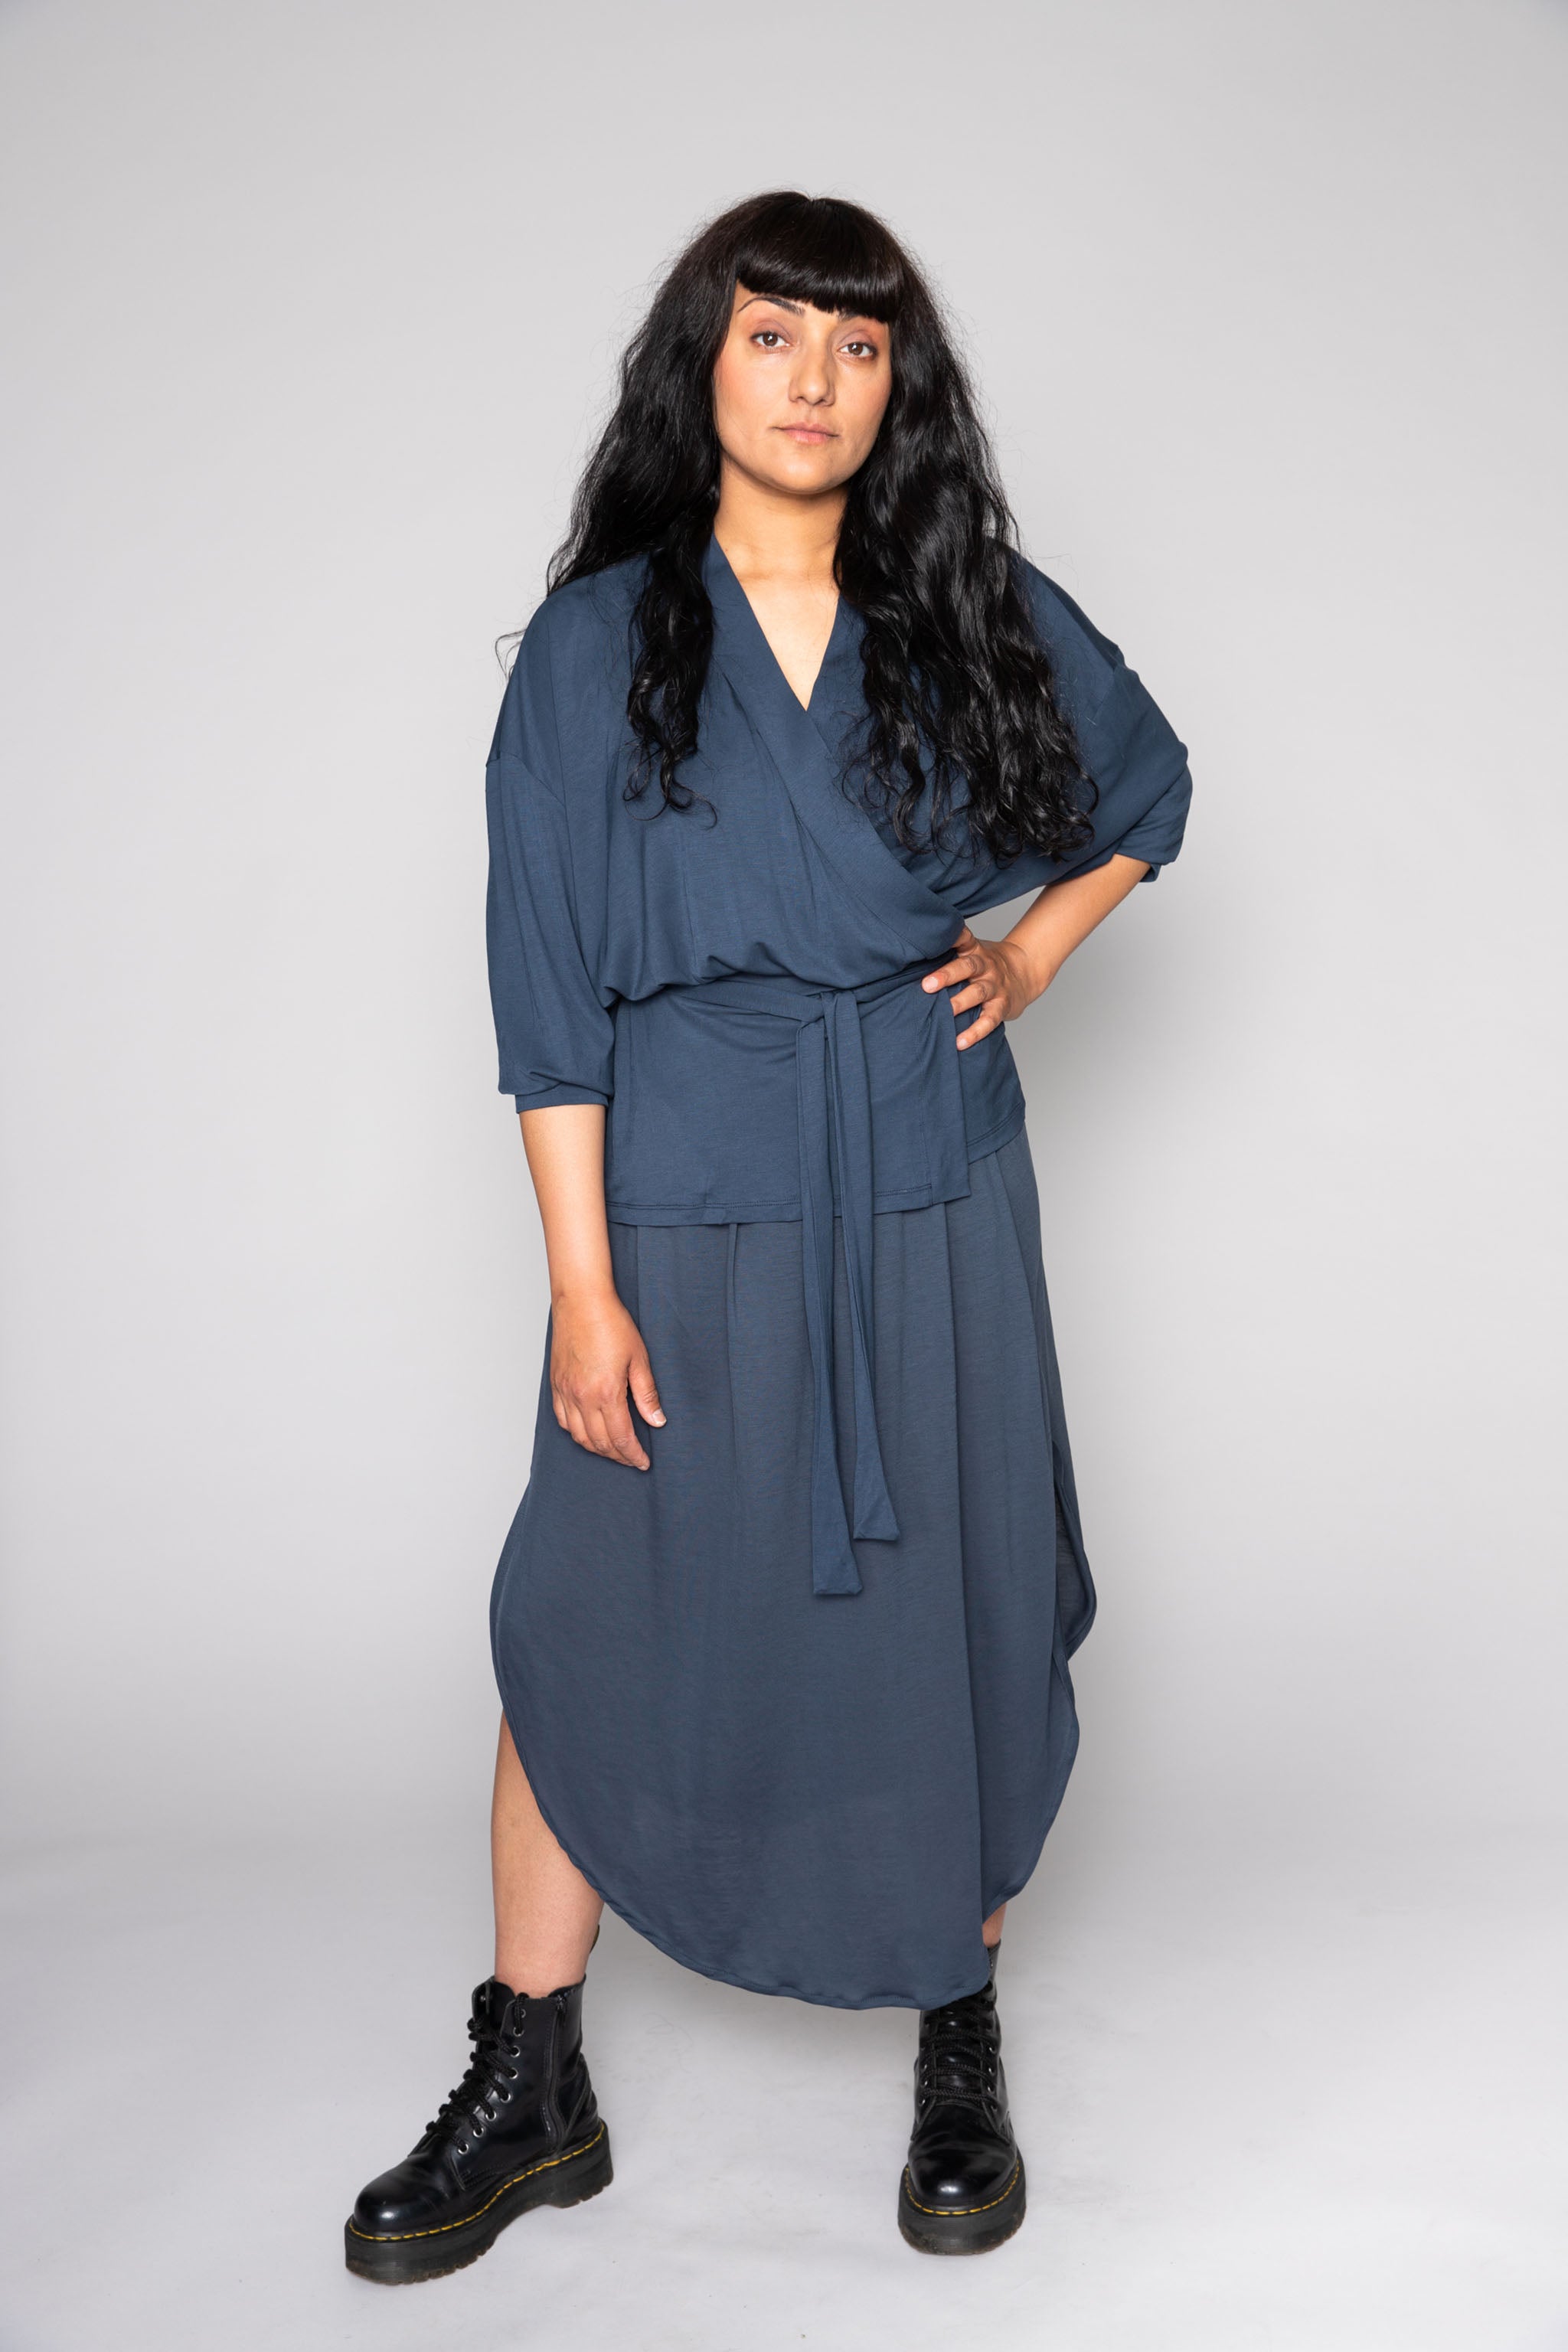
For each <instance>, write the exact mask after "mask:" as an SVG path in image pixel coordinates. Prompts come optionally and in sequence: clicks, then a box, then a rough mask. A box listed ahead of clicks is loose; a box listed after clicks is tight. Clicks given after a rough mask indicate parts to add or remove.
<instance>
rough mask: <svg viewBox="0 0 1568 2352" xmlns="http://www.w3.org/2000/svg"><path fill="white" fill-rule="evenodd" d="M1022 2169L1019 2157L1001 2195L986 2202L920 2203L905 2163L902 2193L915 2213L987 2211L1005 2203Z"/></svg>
mask: <svg viewBox="0 0 1568 2352" xmlns="http://www.w3.org/2000/svg"><path fill="white" fill-rule="evenodd" d="M1022 2169H1023V2163H1022V2159H1020V2160H1019V2162H1018V2163H1017V2164H1016V2165H1015V2166H1014V2167H1013V2169H1012V2171H1011V2172H1010V2173H1009V2174H1008V2176H1007V2186H1006V2188H1005V2189H1004V2190H1003V2191H1002V2194H1001V2196H1000V2197H993V2198H992V2199H991V2200H990V2202H989V2203H988V2204H984V2205H922V2204H921V2200H920V2199H919V2198H918V2197H917V2196H916V2195H915V2193H914V2190H913V2189H911V2188H910V2168H909V2166H908V2165H907V2164H906V2165H905V2167H904V2195H905V2196H906V2197H907V2198H908V2199H909V2200H910V2204H911V2205H912V2206H913V2207H914V2209H915V2211H916V2212H917V2213H989V2212H990V2211H991V2210H992V2207H993V2206H996V2205H1005V2203H1006V2201H1007V2200H1008V2198H1009V2197H1011V2195H1012V2194H1013V2188H1014V2184H1015V2182H1016V2180H1017V2178H1018V2175H1019V2173H1020V2172H1021V2171H1022Z"/></svg>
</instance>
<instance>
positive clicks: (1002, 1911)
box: [980, 1903, 1007, 1950]
mask: <svg viewBox="0 0 1568 2352" xmlns="http://www.w3.org/2000/svg"><path fill="white" fill-rule="evenodd" d="M1006 1916H1007V1906H1006V1905H1005V1903H1003V1904H999V1905H998V1906H997V1907H996V1909H995V1910H994V1911H993V1913H992V1914H991V1916H990V1918H989V1919H987V1920H986V1922H985V1924H984V1927H982V1928H981V1930H980V1932H981V1934H982V1935H983V1936H984V1938H985V1943H986V1948H987V1949H988V1950H989V1948H991V1946H992V1945H994V1944H999V1943H1000V1942H1001V1941H1002V1922H1003V1920H1004V1919H1005V1917H1006Z"/></svg>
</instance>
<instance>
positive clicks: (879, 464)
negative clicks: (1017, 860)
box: [548, 191, 1094, 861]
mask: <svg viewBox="0 0 1568 2352" xmlns="http://www.w3.org/2000/svg"><path fill="white" fill-rule="evenodd" d="M737 281H738V282H739V283H740V284H742V285H743V286H745V287H747V288H748V289H751V290H752V292H753V293H759V294H771V295H774V296H777V297H780V298H782V299H784V300H787V301H795V302H805V303H809V304H811V305H812V306H813V307H815V308H816V309H817V310H827V311H832V312H837V313H858V314H859V315H860V316H862V317H866V318H871V319H875V320H879V321H880V322H881V323H882V324H884V325H887V326H890V327H892V328H893V329H894V332H893V336H892V342H891V350H892V377H893V383H892V392H891V395H890V397H889V404H888V408H887V412H886V415H884V417H883V420H882V425H881V429H880V431H879V435H878V436H877V440H876V442H875V444H874V446H873V447H872V450H871V454H870V456H869V457H868V458H867V459H866V462H865V464H864V465H863V466H862V467H860V469H859V471H858V473H857V474H856V475H855V477H854V478H853V479H852V481H851V482H850V484H849V493H848V502H847V506H846V508H845V510H844V519H843V522H842V525H841V527H840V530H839V537H838V550H837V578H838V586H839V591H840V593H841V594H842V595H844V596H845V597H847V600H848V602H849V604H851V605H852V606H853V607H854V609H855V610H856V612H857V613H858V614H859V615H860V617H861V620H862V622H863V623H864V631H863V635H862V643H861V660H862V663H863V666H864V677H865V695H866V703H867V708H868V722H867V725H866V728H865V730H864V733H863V736H862V739H861V740H860V742H859V744H858V747H857V750H856V752H855V756H854V758H853V761H852V766H853V769H854V771H855V772H856V773H857V774H858V776H859V778H860V779H861V782H862V786H863V787H868V788H869V789H870V790H871V791H872V792H874V793H879V794H880V795H881V798H882V802H883V804H884V805H885V806H886V807H887V809H888V810H889V813H890V814H891V816H892V820H893V823H894V825H895V827H896V828H897V830H898V833H899V835H900V838H902V839H904V840H905V841H909V842H915V841H917V840H919V841H925V840H930V839H931V838H932V837H935V836H938V835H942V833H943V832H944V830H945V829H946V828H947V826H948V825H949V823H950V821H951V820H952V817H953V815H954V814H955V812H956V810H957V809H958V808H960V807H962V808H963V811H964V814H965V818H966V821H967V824H968V827H969V829H970V832H971V834H972V835H973V836H976V837H977V838H978V839H979V840H982V841H984V844H985V845H986V846H987V847H988V848H989V849H990V851H991V853H992V855H993V856H995V857H996V858H998V859H1000V860H1004V861H1005V860H1006V859H1008V858H1011V857H1013V856H1016V855H1017V854H1018V852H1019V851H1020V850H1024V849H1036V850H1043V851H1045V852H1046V854H1047V856H1064V855H1065V854H1067V853H1068V852H1069V851H1071V850H1074V849H1077V848H1079V847H1080V846H1081V845H1083V844H1084V842H1085V841H1086V840H1087V839H1088V838H1089V833H1090V828H1089V822H1088V817H1087V814H1086V812H1087V810H1088V809H1089V808H1091V807H1092V806H1093V802H1094V788H1093V786H1092V784H1091V783H1090V782H1089V779H1088V777H1087V776H1086V775H1085V774H1084V772H1083V769H1082V767H1081V765H1080V762H1079V756H1078V751H1077V748H1076V746H1075V744H1074V741H1073V737H1072V730H1071V729H1070V728H1069V726H1068V722H1067V720H1066V719H1065V717H1064V715H1063V713H1062V711H1061V710H1060V709H1059V708H1058V703H1057V699H1056V696H1055V693H1054V691H1053V686H1052V677H1051V668H1050V664H1049V662H1048V660H1047V656H1046V654H1045V652H1044V650H1043V648H1042V646H1041V645H1040V642H1039V638H1038V636H1037V633H1036V630H1035V628H1034V626H1033V624H1032V622H1031V620H1030V616H1029V613H1028V609H1027V606H1026V603H1025V598H1024V593H1023V589H1022V585H1021V583H1020V581H1019V577H1018V572H1017V563H1016V552H1015V551H1016V544H1017V530H1016V524H1015V522H1014V520H1013V515H1012V511H1011V509H1010V508H1009V507H1008V504H1007V499H1006V496H1005V492H1004V490H1003V488H1002V485H1001V482H1000V480H999V478H998V477H997V473H996V467H995V461H994V458H993V457H992V454H991V449H990V446H989V443H988V442H987V439H986V436H985V432H984V427H983V425H981V422H980V419H979V416H978V415H977V414H976V410H975V404H974V395H973V391H972V389H971V387H970V383H969V380H968V376H967V374H966V373H965V370H964V367H963V362H962V361H961V360H960V358H959V356H958V354H957V352H956V351H955V350H954V348H953V343H952V337H951V335H950V334H949V332H948V330H947V328H946V326H945V324H944V321H943V319H942V312H941V310H940V309H939V308H938V305H937V303H936V300H935V299H934V298H933V296H932V294H931V289H930V288H929V286H928V285H927V283H926V281H925V279H924V278H923V277H922V276H921V272H920V270H919V269H918V268H916V266H915V264H914V262H913V261H912V260H911V259H910V256H909V255H908V254H907V253H906V252H905V251H904V249H903V247H902V246H900V243H899V241H898V239H897V238H896V237H895V236H893V235H892V232H891V231H890V230H889V229H888V228H887V227H885V226H884V225H883V224H882V222H880V221H879V220H878V219H877V218H876V216H875V215H873V214H871V213H868V212H865V211H863V210H862V209H861V207H860V206H859V205H851V204H847V203H844V202H843V201H841V200H840V199H839V198H837V197H834V196H803V195H799V194H795V193H794V192H793V191H780V192H777V193H774V194H768V195H760V196H752V197H750V198H749V199H748V200H747V201H746V202H745V203H744V204H740V205H735V206H734V207H733V209H732V210H731V211H729V212H727V213H724V214H722V215H721V216H720V217H719V218H718V219H717V220H714V221H711V222H710V224H709V225H708V226H707V227H706V228H704V229H703V230H702V231H701V232H700V235H698V236H695V237H694V238H693V239H692V241H691V243H690V244H689V246H688V247H686V249H685V251H684V252H683V253H682V254H681V255H680V256H679V259H678V260H677V261H676V262H675V264H674V265H673V267H672V268H670V270H669V271H668V275H667V276H666V278H664V281H663V283H662V284H661V285H660V287H659V289H658V293H657V294H656V295H655V296H654V299H653V305H652V308H651V309H650V310H649V311H648V314H647V318H646V319H645V320H644V321H643V323H642V325H641V326H640V327H639V328H638V330H637V333H636V334H635V335H634V336H633V338H632V341H631V342H630V344H629V346H628V348H627V350H626V357H625V359H624V360H623V362H622V363H621V375H620V392H619V397H618V399H617V401H616V407H615V412H614V414H613V415H612V416H611V417H610V420H609V423H608V424H607V425H605V430H604V432H603V434H602V436H600V439H599V443H598V446H597V447H596V448H595V451H594V453H593V456H592V457H590V459H589V461H588V464H587V467H586V469H585V471H584V475H583V478H582V481H581V483H580V484H579V486H578V489H577V494H576V497H575V499H574V502H573V508H572V520H571V528H570V530H568V532H567V535H566V538H565V540H564V541H563V543H562V545H561V546H560V548H558V549H557V551H556V553H555V555H554V557H553V559H552V562H551V565H550V571H549V581H548V584H549V588H550V590H551V592H552V593H553V592H554V591H555V590H556V589H559V588H563V587H565V586H566V585H567V584H568V583H569V582H571V581H574V580H582V579H584V578H586V577H587V576H588V575H590V574H591V573H594V572H603V571H604V570H605V568H606V567H607V566H608V565H610V564H613V563H621V562H626V560H627V559H628V558H632V557H638V556H640V557H644V558H646V559H647V576H646V581H645V584H644V586H643V590H642V593H641V596H640V599H639V601H638V604H637V611H636V614H635V616H634V620H633V675H632V684H631V691H630V694H629V695H628V697H627V701H626V715H627V718H628V719H629V720H630V723H631V727H632V730H633V732H634V734H635V735H636V737H637V742H638V744H639V746H640V747H641V752H642V760H641V763H640V767H639V769H638V772H637V774H635V775H634V778H633V781H632V783H631V786H630V787H629V789H630V791H631V792H632V793H634V794H636V793H639V792H641V791H642V790H644V789H646V787H647V783H648V782H650V781H651V779H652V778H653V777H654V776H657V777H658V782H659V785H660V788H661V791H662V793H663V798H664V804H665V806H666V807H668V808H684V807H688V806H689V805H690V803H691V802H692V800H693V798H694V797H695V795H694V794H693V793H692V792H691V791H690V789H689V786H687V785H686V784H684V783H683V782H682V781H681V779H680V777H679V768H680V765H681V763H682V761H685V760H687V759H689V757H690V756H691V754H692V753H693V752H694V751H696V749H697V735H698V715H699V706H700V699H701V694H702V688H703V683H704V681H705V679H706V677H707V675H708V666H709V661H710V656H711V653H712V646H713V612H712V607H711V605H710V602H709V598H708V593H707V590H706V588H705V587H704V585H703V580H702V562H703V557H704V554H705V552H706V550H707V546H708V541H709V539H710V536H711V532H712V528H713V518H714V514H715V511H716V509H717V507H718V503H719V480H720V447H719V437H718V435H717V432H716V431H715V429H714V423H713V369H714V365H715V363H716V362H717V360H718V356H719V352H720V350H721V346H722V343H723V341H724V337H725V335H726V333H727V332H728V330H729V324H730V318H731V310H732V308H733V303H734V293H735V287H736V284H737ZM928 782H929V784H930V787H931V798H930V801H929V803H927V804H926V806H925V808H924V810H923V812H921V807H920V804H921V797H922V794H923V793H924V792H925V790H926V787H927V784H928Z"/></svg>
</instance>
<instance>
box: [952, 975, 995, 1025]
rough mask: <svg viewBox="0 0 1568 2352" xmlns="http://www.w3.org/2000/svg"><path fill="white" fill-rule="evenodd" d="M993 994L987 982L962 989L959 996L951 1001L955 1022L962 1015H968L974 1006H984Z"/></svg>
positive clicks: (977, 982) (976, 983)
mask: <svg viewBox="0 0 1568 2352" xmlns="http://www.w3.org/2000/svg"><path fill="white" fill-rule="evenodd" d="M991 993H992V990H991V986H990V983H989V982H985V981H975V982H973V985H972V986H970V987H968V988H961V989H960V990H959V992H958V994H957V995H956V996H954V997H952V998H951V999H950V1000H949V1001H950V1003H952V1013H953V1018H954V1020H956V1019H957V1017H958V1015H959V1014H960V1013H967V1012H968V1011H969V1008H970V1006H971V1005H972V1004H984V1003H985V1002H986V1000H987V999H988V998H989V997H990V995H991Z"/></svg>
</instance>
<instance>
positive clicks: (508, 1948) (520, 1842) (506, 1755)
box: [490, 1716, 605, 2000]
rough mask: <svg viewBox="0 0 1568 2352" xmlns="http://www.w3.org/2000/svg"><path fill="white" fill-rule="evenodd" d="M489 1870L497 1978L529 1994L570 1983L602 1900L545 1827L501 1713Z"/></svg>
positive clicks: (577, 1974) (583, 1959) (578, 1972)
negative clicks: (492, 1885)
mask: <svg viewBox="0 0 1568 2352" xmlns="http://www.w3.org/2000/svg"><path fill="white" fill-rule="evenodd" d="M490 1872H491V1876H492V1878H493V1880H494V1884H495V1902H496V1975H497V1977H498V1978H499V1979H500V1982H501V1983H502V1984H503V1985H510V1988H511V1990H512V1991H513V1992H524V1993H528V1994H531V1996H532V1997H533V1998H534V1999H536V2000H537V1999H539V1998H540V1997H542V1995H543V1994H545V1993H547V1992H554V1991H555V1990H556V1989H557V1987H558V1986H561V1985H573V1984H576V1983H577V1982H578V1981H579V1980H580V1979H581V1978H582V1976H583V1973H584V1969H586V1968H587V1965H588V1948H589V1946H590V1945H591V1944H592V1943H593V1940H594V1930H595V1927H597V1926H598V1924H599V1914H600V1912H601V1911H602V1910H603V1909H604V1907H605V1906H604V1903H603V1901H602V1899H601V1898H600V1897H599V1896H598V1895H595V1892H594V1890H593V1888H592V1887H591V1886H590V1885H589V1884H588V1882H587V1880H586V1879H585V1878H584V1875H583V1874H582V1872H581V1871H580V1870H579V1869H578V1868H577V1867H576V1865H575V1864H574V1863H570V1862H568V1861H567V1859H566V1856H565V1855H564V1854H563V1853H562V1851H561V1848H560V1847H559V1846H558V1845H557V1844H556V1843H555V1839H554V1836H553V1834H552V1832H551V1831H550V1829H549V1828H548V1827H547V1826H546V1824H545V1821H544V1817H543V1815H542V1813H541V1811H540V1810H539V1807H538V1806H537V1805H536V1804H535V1803H534V1801H533V1791H532V1790H531V1788H530V1787H529V1785H528V1780H527V1778H526V1776H525V1775H524V1772H523V1769H522V1766H521V1763H520V1762H519V1760H518V1754H517V1749H516V1748H514V1747H513V1746H512V1739H511V1732H510V1729H509V1727H508V1725H507V1721H506V1718H505V1717H504V1716H503V1717H502V1718H501V1727H500V1746H499V1747H498V1748H497V1750H496V1786H495V1797H494V1800H493V1801H492V1804H491V1807H490Z"/></svg>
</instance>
